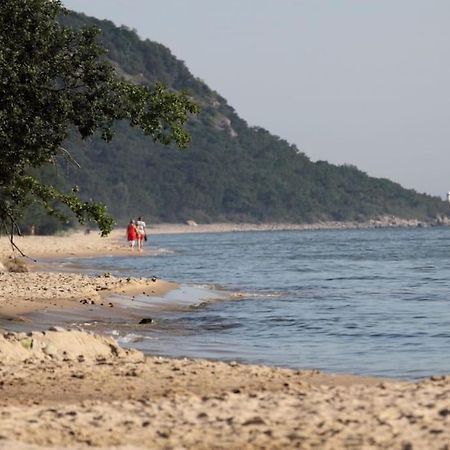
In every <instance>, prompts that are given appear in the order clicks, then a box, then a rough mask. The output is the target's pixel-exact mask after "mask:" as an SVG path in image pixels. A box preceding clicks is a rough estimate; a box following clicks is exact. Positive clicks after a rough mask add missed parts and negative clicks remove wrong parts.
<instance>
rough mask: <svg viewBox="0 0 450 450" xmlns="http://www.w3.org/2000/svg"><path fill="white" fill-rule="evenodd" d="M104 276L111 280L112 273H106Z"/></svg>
mask: <svg viewBox="0 0 450 450" xmlns="http://www.w3.org/2000/svg"><path fill="white" fill-rule="evenodd" d="M103 276H104V277H105V278H111V272H105V273H104V274H103Z"/></svg>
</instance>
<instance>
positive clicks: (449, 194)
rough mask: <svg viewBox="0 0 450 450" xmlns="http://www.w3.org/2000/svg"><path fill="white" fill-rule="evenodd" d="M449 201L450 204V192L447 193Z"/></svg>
mask: <svg viewBox="0 0 450 450" xmlns="http://www.w3.org/2000/svg"><path fill="white" fill-rule="evenodd" d="M447 201H448V202H450V192H447Z"/></svg>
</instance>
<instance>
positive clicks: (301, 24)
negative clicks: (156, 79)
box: [63, 0, 450, 197]
mask: <svg viewBox="0 0 450 450" xmlns="http://www.w3.org/2000/svg"><path fill="white" fill-rule="evenodd" d="M63 3H64V5H65V6H66V7H67V8H69V9H73V10H75V11H79V12H84V13H85V14H87V15H91V16H95V17H97V18H100V19H109V20H112V21H113V22H114V23H116V24H117V25H127V26H129V27H130V28H134V29H136V30H137V32H138V34H139V36H140V37H141V38H143V39H147V38H148V39H150V40H153V41H156V42H160V43H161V44H164V45H165V46H167V47H169V48H170V50H171V51H172V53H173V54H174V55H175V56H176V57H177V58H178V59H180V60H182V61H184V62H185V63H186V65H187V67H188V68H189V70H190V71H191V72H192V74H193V75H194V76H196V77H198V78H200V79H202V80H204V81H205V82H206V83H207V84H208V86H209V87H210V88H211V89H213V90H215V91H217V92H218V93H219V94H220V95H222V96H223V97H225V98H226V99H227V101H228V103H229V104H230V105H231V106H232V107H233V108H235V110H236V112H237V113H238V114H239V115H240V117H242V118H243V119H244V120H246V121H247V122H248V124H249V125H252V126H253V125H255V126H261V127H264V128H266V129H267V130H269V131H270V132H271V133H273V134H275V135H278V136H280V137H281V138H283V139H286V140H287V141H289V142H290V143H293V144H295V145H296V146H297V147H298V148H299V149H300V150H301V151H303V152H304V153H305V154H306V155H307V156H309V157H310V158H311V159H312V160H313V161H317V160H326V161H329V162H331V163H333V164H339V165H340V164H353V165H355V166H357V167H358V168H359V169H361V170H363V171H364V172H366V173H368V174H369V175H371V176H376V177H383V178H388V179H391V180H393V181H396V182H399V183H400V184H402V185H403V186H404V187H407V188H412V189H415V190H416V191H418V192H425V193H428V194H432V195H438V196H440V197H444V196H445V195H446V193H447V192H448V191H450V151H449V150H450V148H449V145H450V123H449V117H450V111H449V110H450V89H449V86H450V57H449V56H450V26H449V23H450V1H448V0H226V1H219V0H157V1H156V0H63Z"/></svg>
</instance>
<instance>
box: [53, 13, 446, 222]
mask: <svg viewBox="0 0 450 450" xmlns="http://www.w3.org/2000/svg"><path fill="white" fill-rule="evenodd" d="M61 21H62V22H63V23H64V24H65V25H69V26H71V27H74V28H80V27H82V26H85V25H89V26H97V27H99V28H101V30H102V35H101V39H102V43H103V45H104V46H105V47H106V48H107V49H108V54H107V58H108V59H109V60H110V61H111V62H112V63H113V65H114V66H115V67H116V69H117V71H118V73H119V74H121V76H123V77H124V78H125V79H129V80H133V81H135V82H139V83H152V82H154V81H156V80H159V81H163V82H164V83H166V84H167V85H168V87H170V88H171V89H174V90H187V91H189V92H191V93H192V94H193V96H194V98H195V100H196V101H197V102H198V103H199V104H200V105H201V107H202V111H201V113H200V114H199V115H198V116H196V117H195V118H194V119H192V120H191V121H190V123H189V126H188V130H189V132H190V133H191V136H192V142H191V145H190V147H189V149H188V150H186V151H177V150H175V149H174V150H169V151H168V150H167V149H164V148H163V147H162V146H161V145H159V144H155V143H153V142H149V141H148V139H146V138H145V137H144V135H143V134H142V133H140V132H137V131H135V130H130V129H128V128H127V127H126V126H125V124H120V125H119V126H118V127H119V129H120V133H117V136H116V138H115V139H114V140H113V141H112V142H111V143H109V144H106V143H104V142H102V141H101V140H100V139H91V140H89V141H88V142H86V143H85V142H81V141H79V140H76V139H74V138H72V139H70V140H69V141H68V142H67V144H66V145H67V147H69V148H70V149H71V150H72V151H73V152H74V156H75V158H76V159H77V161H78V162H79V163H80V164H81V166H82V168H83V170H75V169H74V168H73V167H71V166H70V165H68V164H66V165H65V166H64V167H63V168H62V170H60V171H59V173H58V175H51V176H52V177H56V178H57V179H56V180H54V181H55V182H57V183H61V184H62V185H65V186H71V185H72V184H76V185H79V186H81V187H82V191H81V195H84V196H85V198H90V197H93V198H96V199H100V200H101V201H103V202H104V203H105V204H106V205H108V208H109V210H110V211H111V213H112V214H113V215H114V216H115V217H116V219H117V220H118V221H119V223H124V222H125V221H126V220H127V219H129V217H134V216H136V215H139V214H142V215H144V216H146V217H148V218H149V219H150V220H151V221H184V220H186V219H194V220H197V221H199V222H208V221H224V220H225V221H227V220H229V221H232V220H233V221H258V222H261V221H263V222H264V221H266V222H268V221H279V222H281V221H289V222H312V221H317V220H330V219H331V220H366V219H369V218H371V217H374V216H377V215H386V214H389V215H396V216H400V217H405V218H420V219H426V218H434V217H435V216H436V214H445V215H447V214H449V213H450V205H449V204H447V203H445V202H443V201H441V200H440V199H439V198H437V197H431V196H428V195H424V194H418V193H416V192H415V191H413V190H407V189H404V188H402V187H401V186H400V185H399V184H397V183H394V182H392V181H389V180H386V179H376V178H373V177H369V176H367V175H366V174H365V173H363V172H361V171H360V170H358V169H357V168H355V167H353V166H348V165H344V166H335V165H332V164H329V163H327V162H323V161H320V162H316V163H313V162H312V161H310V159H309V158H308V157H307V156H305V155H304V154H303V153H302V152H300V151H299V150H298V149H297V148H296V146H294V145H290V144H289V143H288V142H286V141H285V140H283V139H280V138H279V137H276V136H274V135H272V134H270V133H269V132H268V131H266V130H264V129H262V128H259V127H249V126H248V125H247V123H246V122H245V121H244V120H242V119H241V118H240V117H239V116H238V115H237V114H236V112H235V111H234V109H233V108H232V107H230V106H229V105H228V104H227V102H226V100H225V99H224V98H222V97H221V96H220V95H219V94H217V93H216V92H214V91H213V90H211V89H210V88H209V87H208V86H207V85H206V84H205V83H204V82H202V81H201V80H199V79H197V78H195V77H194V76H192V75H191V73H190V72H189V70H188V69H187V67H186V66H185V64H184V63H183V62H182V61H179V60H177V59H176V58H175V57H174V56H173V55H172V54H171V52H170V50H169V49H167V48H166V47H164V46H163V45H161V44H157V43H155V42H151V41H149V40H145V41H143V40H141V39H140V38H139V37H138V35H137V34H136V33H135V32H134V31H132V30H130V29H127V28H126V27H117V26H115V25H114V24H113V23H112V22H109V21H103V20H98V19H94V18H90V17H87V16H84V15H82V14H76V13H72V14H70V15H69V16H66V17H63V18H61Z"/></svg>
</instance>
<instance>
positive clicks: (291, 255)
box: [77, 228, 450, 378]
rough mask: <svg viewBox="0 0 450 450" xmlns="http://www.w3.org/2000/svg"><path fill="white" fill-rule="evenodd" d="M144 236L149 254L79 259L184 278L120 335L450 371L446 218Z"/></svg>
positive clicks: (272, 361) (334, 368) (302, 364)
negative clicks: (441, 222) (419, 225)
mask: <svg viewBox="0 0 450 450" xmlns="http://www.w3.org/2000/svg"><path fill="white" fill-rule="evenodd" d="M149 244H150V245H151V247H152V255H149V256H142V257H137V256H134V257H133V256H131V255H130V256H129V257H108V258H89V259H82V260H77V263H79V264H81V265H82V266H84V267H85V268H86V269H93V268H96V270H98V271H110V272H112V273H114V274H117V275H131V276H145V277H151V276H153V275H156V276H158V277H160V278H164V279H168V280H174V281H177V282H179V283H182V284H183V286H182V288H181V290H179V291H176V292H175V293H173V294H172V295H171V296H169V297H168V298H167V299H165V300H164V302H165V305H167V309H162V310H159V311H152V312H151V316H152V317H154V318H156V321H155V323H153V324H150V325H136V324H130V325H121V326H120V327H117V326H113V325H111V327H110V330H109V331H110V332H111V333H112V334H114V335H116V337H117V338H118V339H119V341H120V342H121V343H122V344H126V345H130V346H134V347H137V348H139V349H141V350H143V351H145V352H147V353H150V354H159V355H168V356H186V357H203V358H212V359H221V360H236V361H242V362H248V363H257V364H269V365H277V366H284V367H291V368H299V369H300V368H317V369H322V370H326V371H331V372H345V373H354V374H364V375H380V376H386V377H398V378H419V377H424V376H428V375H432V374H438V373H450V229H449V228H428V229H373V230H333V231H328V230H320V231H285V232H245V233H222V234H183V235H172V236H151V237H150V242H149ZM183 296H184V297H185V298H189V299H190V300H189V301H188V302H186V304H183V301H182V299H183ZM193 299H194V300H193ZM142 301H143V302H145V301H146V300H145V299H143V300H142ZM171 305H172V306H176V307H174V308H171ZM149 311H150V310H149ZM93 326H94V325H93Z"/></svg>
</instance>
